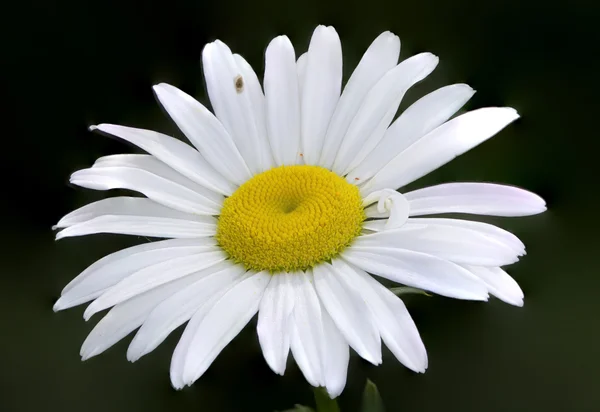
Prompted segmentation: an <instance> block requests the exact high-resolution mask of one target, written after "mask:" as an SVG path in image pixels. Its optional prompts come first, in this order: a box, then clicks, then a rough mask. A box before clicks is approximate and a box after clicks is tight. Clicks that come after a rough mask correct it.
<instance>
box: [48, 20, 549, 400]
mask: <svg viewBox="0 0 600 412" xmlns="http://www.w3.org/2000/svg"><path fill="white" fill-rule="evenodd" d="M399 52H400V40H399V38H398V37H397V36H395V35H394V34H392V33H389V32H385V33H382V34H381V35H380V36H379V37H377V38H376V39H375V40H374V41H373V43H372V44H371V45H370V47H369V48H368V49H367V51H366V52H365V54H364V56H363V57H362V59H361V60H360V62H359V64H358V66H357V67H356V69H355V70H354V72H353V74H352V76H351V77H350V79H349V80H348V82H347V84H346V85H345V87H344V89H343V91H342V48H341V43H340V39H339V37H338V34H337V33H336V31H335V30H334V29H333V28H332V27H324V26H319V27H317V29H316V30H315V31H314V33H313V35H312V38H311V41H310V46H309V49H308V52H307V53H304V54H302V55H301V56H299V57H298V58H296V54H295V51H294V48H293V46H292V44H291V42H290V40H289V39H288V38H287V37H285V36H279V37H277V38H275V39H273V40H272V41H271V43H270V44H269V46H268V47H267V50H266V55H265V73H264V79H263V85H262V87H261V84H260V82H259V79H258V77H257V75H256V73H255V72H254V70H253V69H252V67H251V66H250V65H249V64H248V63H247V62H246V61H245V60H244V58H243V57H241V56H240V55H237V54H233V53H232V52H231V50H230V49H229V48H228V47H227V46H226V45H225V44H223V43H222V42H221V41H215V42H213V43H210V44H208V45H206V47H205V48H204V50H203V53H202V64H203V67H204V75H205V78H206V85H207V89H208V95H209V98H210V102H211V105H212V107H213V110H214V114H213V113H211V112H210V111H209V110H208V109H207V108H206V107H204V106H203V105H202V104H201V103H199V102H198V101H196V100H195V99H194V98H192V97H191V96H189V95H188V94H186V93H184V92H183V91H181V90H179V89H177V88H176V87H174V86H171V85H168V84H159V85H156V86H154V92H155V93H156V96H157V98H158V100H159V101H160V103H161V104H162V106H163V107H164V108H165V110H166V111H167V112H168V114H169V115H170V116H171V118H172V119H173V120H174V122H175V123H176V124H177V126H178V127H179V128H180V129H181V130H182V132H183V133H184V134H185V136H186V137H187V138H188V139H189V140H190V142H191V143H192V144H193V146H194V147H192V146H189V145H187V144H185V143H183V142H181V141H180V140H177V139H175V138H172V137H169V136H166V135H164V134H161V133H158V132H154V131H150V130H143V129H135V128H131V127H125V126H117V125H112V124H100V125H98V126H93V127H92V129H93V130H97V131H100V132H103V133H107V134H110V135H113V136H117V137H119V138H121V139H123V140H126V141H128V142H130V143H132V144H134V145H136V146H138V147H140V148H141V149H143V150H144V151H146V152H147V153H148V154H121V155H114V156H106V157H102V158H100V159H98V160H97V161H96V163H94V165H93V166H92V167H90V168H89V169H84V170H79V171H77V172H75V173H73V175H72V176H71V179H70V181H71V183H73V184H75V185H78V186H82V187H85V188H89V189H95V190H110V189H128V190H132V191H136V192H139V193H141V194H143V195H145V197H112V198H107V199H104V200H100V201H97V202H94V203H91V204H89V205H86V206H84V207H82V208H80V209H78V210H75V211H74V212H72V213H69V214H68V215H66V216H65V217H64V218H62V219H61V220H60V222H58V224H57V226H56V227H57V228H59V229H62V230H61V231H60V232H58V234H57V236H56V237H57V239H62V238H66V237H71V236H82V235H88V234H93V233H118V234H128V235H137V236H149V237H156V238H166V239H167V240H161V241H155V242H150V243H145V244H141V245H138V246H134V247H130V248H127V249H124V250H121V251H118V252H116V253H113V254H111V255H108V256H106V257H104V258H103V259H100V260H99V261H97V262H96V263H94V264H93V265H91V266H90V267H89V268H87V269H86V270H85V271H83V273H81V274H80V275H79V276H78V277H76V278H75V279H74V280H73V281H72V282H71V283H69V284H68V285H67V286H66V287H65V288H64V290H63V292H62V295H61V297H60V299H59V300H58V301H57V302H56V304H55V306H54V309H55V310H62V309H66V308H70V307H73V306H76V305H80V304H82V303H86V302H89V301H92V302H91V304H90V305H89V306H88V307H87V309H86V310H85V314H84V317H85V319H86V320H87V319H89V318H90V317H91V316H92V315H93V314H95V313H97V312H100V311H103V310H104V309H108V308H112V309H110V311H109V312H108V313H107V314H106V315H105V316H104V318H102V320H101V321H100V322H98V324H97V325H96V326H95V328H94V329H93V330H92V332H91V333H90V334H89V336H88V338H87V339H86V340H85V342H84V344H83V347H82V348H81V356H82V358H83V359H88V358H90V357H92V356H95V355H98V354H100V353H102V352H103V351H105V350H106V349H108V348H109V347H110V346H112V345H113V344H115V343H116V342H117V341H119V340H121V339H122V338H124V337H125V336H126V335H128V334H129V333H131V332H132V331H134V330H135V329H137V328H139V330H138V331H137V333H136V334H135V337H134V338H133V340H132V341H131V344H130V345H129V349H128V351H127V358H128V359H129V360H130V361H135V360H137V359H139V358H140V357H141V356H144V355H146V354H147V353H149V352H151V351H152V350H154V348H156V347H157V346H158V345H159V344H160V343H161V342H162V341H163V340H164V339H165V338H166V337H167V336H168V335H169V334H170V333H171V332H172V331H173V330H174V329H176V328H177V327H179V326H180V325H182V324H184V323H185V322H188V323H187V326H186V328H185V331H184V332H183V335H182V336H181V339H180V340H179V343H178V345H177V347H176V349H175V351H174V353H173V357H172V360H171V368H170V375H171V382H172V384H173V386H174V387H175V388H177V389H179V388H183V387H184V386H186V385H191V384H192V383H193V382H195V381H196V380H197V379H198V378H200V377H201V376H202V374H203V373H204V372H205V371H206V370H207V368H208V367H209V366H210V365H211V363H212V362H213V361H214V359H215V358H216V357H217V356H218V355H219V353H220V352H221V350H223V348H224V347H225V346H226V345H227V344H228V343H229V342H230V341H231V340H232V339H233V338H234V337H235V336H236V335H237V334H238V333H239V332H240V331H241V330H242V328H244V326H245V325H246V324H247V323H248V322H249V321H250V319H251V318H252V317H253V316H254V315H255V314H257V313H258V323H257V334H258V339H259V342H260V346H261V349H262V352H263V354H264V358H265V360H266V362H267V363H268V365H269V366H270V368H271V369H272V370H273V371H274V372H276V373H278V374H283V373H284V371H285V368H286V362H287V358H288V354H289V352H290V351H291V354H292V355H293V358H294V360H295V361H296V363H297V364H298V366H299V368H300V370H301V371H302V373H303V374H304V376H305V377H306V380H307V381H308V382H309V383H310V384H311V385H313V386H321V387H325V388H326V389H327V392H328V393H329V395H330V396H331V397H335V396H337V395H339V394H340V393H341V392H342V390H343V388H344V386H345V383H346V374H347V368H348V361H349V352H350V348H352V349H353V350H354V351H356V353H358V354H359V355H360V356H361V357H362V358H364V359H365V360H367V361H368V362H370V363H372V364H374V365H378V364H380V363H381V341H383V343H384V344H385V345H386V346H387V347H388V348H389V349H390V351H391V352H392V353H393V354H394V355H395V356H396V358H398V360H399V361H400V362H401V363H402V364H404V365H405V366H406V367H408V368H410V369H411V370H413V371H416V372H424V371H425V369H426V368H427V353H426V351H425V347H424V345H423V342H422V340H421V338H420V336H419V333H418V331H417V328H416V327H415V324H414V322H413V321H412V319H411V317H410V315H409V313H408V311H407V309H406V307H405V305H404V303H403V302H402V300H401V299H400V298H398V297H397V296H396V295H395V294H394V293H392V292H391V291H390V290H389V289H387V288H386V287H384V286H383V285H382V284H381V283H380V282H379V281H378V280H377V279H376V278H375V277H373V275H375V276H380V277H383V278H386V279H389V280H392V281H394V282H397V283H400V284H403V285H407V286H412V287H416V288H420V289H423V290H426V291H429V292H432V293H435V294H438V295H442V296H447V297H451V298H457V299H467V300H479V301H485V300H487V299H488V295H489V294H491V295H494V296H496V297H497V298H499V299H502V300H503V301H505V302H507V303H509V304H512V305H517V306H521V305H522V304H523V293H522V292H521V289H520V288H519V286H518V285H517V284H516V282H515V281H514V280H513V279H512V278H511V277H510V276H509V275H508V274H507V273H506V272H505V271H504V270H503V269H501V266H504V265H508V264H511V263H514V262H516V261H517V260H518V259H519V257H520V256H522V255H524V254H525V247H524V245H523V243H522V242H521V241H520V240H519V239H518V238H517V237H516V236H514V235H513V234H511V233H509V232H507V231H505V230H503V229H500V228H498V227H496V226H492V225H489V224H485V223H481V222H474V221H469V220H463V219H450V218H444V217H423V216H428V215H440V214H445V213H464V214H479V215H494V216H525V215H532V214H536V213H540V212H542V211H544V210H545V203H544V201H543V200H542V199H541V198H540V197H538V196H537V195H535V194H532V193H530V192H527V191H525V190H522V189H518V188H515V187H510V186H503V185H497V184H487V183H448V184H441V185H437V186H432V187H426V188H423V189H419V190H415V191H411V192H405V193H401V192H400V191H398V189H399V188H402V187H403V186H405V185H407V184H409V183H411V182H413V181H415V180H416V179H418V178H420V177H422V176H424V175H426V174H427V173H429V172H431V171H432V170H434V169H436V168H438V167H440V166H442V165H443V164H445V163H447V162H449V161H450V160H452V159H454V158H455V157H456V156H459V155H461V154H462V153H464V152H466V151H467V150H469V149H471V148H473V147H475V146H477V145H478V144H480V143H482V142H483V141H485V140H486V139H488V138H490V137H491V136H493V135H494V134H496V133H497V132H499V131H500V130H501V129H503V128H504V127H505V126H506V125H508V124H509V123H511V122H512V121H514V120H515V119H517V118H518V117H519V115H518V114H517V112H516V111H515V110H514V109H511V108H497V107H490V108H482V109H478V110H474V111H471V112H468V113H465V114H462V115H460V116H457V117H455V118H453V119H451V120H449V119H450V118H451V117H452V116H453V115H454V114H455V113H456V112H457V111H458V110H459V109H460V108H461V107H462V106H463V105H464V104H465V103H466V102H467V101H468V100H469V98H470V97H471V96H472V95H473V93H474V90H473V89H471V88H470V87H469V86H467V85H466V84H454V85H450V86H446V87H442V88H441V89H438V90H436V91H434V92H432V93H430V94H428V95H426V96H425V97H423V98H421V99H420V100H418V101H417V102H415V103H414V104H413V105H411V106H410V107H409V108H408V109H406V110H405V111H404V112H403V113H402V114H401V115H400V116H399V117H398V118H397V119H396V120H395V121H394V122H392V120H393V119H394V117H395V115H396V112H397V110H398V106H399V104H400V101H401V100H402V97H403V96H404V94H405V93H406V91H407V90H408V89H409V88H410V87H411V86H412V85H414V84H415V83H417V82H419V81H420V80H422V79H424V78H425V77H426V76H427V75H428V74H429V73H431V72H432V71H433V70H434V68H435V67H436V65H437V63H438V58H437V57H436V56H434V55H433V54H431V53H421V54H418V55H416V56H413V57H410V58H408V59H406V60H404V61H402V62H401V63H398V57H399Z"/></svg>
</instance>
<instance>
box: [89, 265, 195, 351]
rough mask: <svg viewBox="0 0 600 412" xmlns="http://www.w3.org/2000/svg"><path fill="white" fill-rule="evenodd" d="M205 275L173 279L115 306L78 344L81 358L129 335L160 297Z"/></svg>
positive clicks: (172, 292) (146, 316)
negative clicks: (81, 342)
mask: <svg viewBox="0 0 600 412" xmlns="http://www.w3.org/2000/svg"><path fill="white" fill-rule="evenodd" d="M203 276H205V273H204V272H203V271H200V272H198V273H194V274H193V275H190V276H186V277H184V278H181V279H177V280H175V281H173V282H170V283H167V284H166V285H163V286H161V287H158V288H154V289H152V290H149V291H147V292H144V293H142V294H141V295H138V296H136V297H134V298H131V299H129V300H126V301H125V302H123V303H119V304H118V305H115V306H114V307H113V308H112V309H111V310H110V311H109V312H108V313H107V314H106V316H104V317H103V318H102V319H101V320H100V322H98V323H97V324H96V326H95V327H94V329H92V331H91V332H90V334H89V335H88V337H87V338H86V340H85V342H83V345H82V347H81V352H80V354H81V357H82V358H83V360H86V359H89V358H91V357H92V356H96V355H99V354H101V353H102V352H104V351H105V350H106V349H108V348H110V347H111V346H112V345H114V344H115V343H117V342H118V341H120V340H121V339H123V338H124V337H125V336H127V335H129V334H130V333H131V332H132V331H134V330H135V329H136V328H138V327H139V326H140V325H142V323H144V321H145V320H146V319H147V318H148V315H149V314H150V313H151V311H152V310H153V309H154V308H155V307H156V306H157V305H159V304H160V303H161V302H162V301H163V300H164V299H166V298H168V297H169V296H171V295H172V294H174V293H176V292H177V291H178V290H180V289H183V288H185V287H186V286H188V285H190V284H192V283H194V282H195V281H197V280H198V279H200V278H202V277H203Z"/></svg>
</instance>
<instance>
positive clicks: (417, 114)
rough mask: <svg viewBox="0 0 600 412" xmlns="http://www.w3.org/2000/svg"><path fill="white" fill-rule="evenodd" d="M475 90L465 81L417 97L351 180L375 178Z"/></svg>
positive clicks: (456, 108) (445, 119)
mask: <svg viewBox="0 0 600 412" xmlns="http://www.w3.org/2000/svg"><path fill="white" fill-rule="evenodd" d="M474 93H475V90H473V89H471V88H470V87H469V86H468V85H466V84H453V85H451V86H446V87H442V88H440V89H437V90H435V91H433V92H431V93H429V94H427V95H425V96H424V97H422V98H420V99H419V100H417V101H416V102H415V103H413V104H412V105H411V106H410V107H409V108H408V109H406V110H405V111H404V112H403V113H402V114H401V115H400V117H398V119H396V121H395V122H394V123H392V125H391V126H390V128H389V129H388V130H387V131H386V132H385V135H384V136H383V138H382V139H381V142H379V144H378V145H377V146H376V147H375V149H373V151H372V152H371V153H369V154H368V155H367V157H365V159H364V160H363V161H362V162H361V163H360V164H359V165H358V166H356V168H354V169H353V170H352V171H350V173H348V176H347V179H348V181H349V182H357V181H359V182H364V181H366V180H368V179H369V178H371V177H373V175H375V173H377V172H378V171H379V170H381V168H382V167H383V166H385V165H386V164H387V163H389V162H390V161H391V160H392V159H393V158H394V157H395V156H396V155H398V154H399V153H401V152H402V151H404V150H405V149H406V148H407V147H409V146H410V145H411V144H413V143H414V142H415V141H417V140H418V139H419V138H420V137H422V136H424V135H425V134H427V133H429V132H430V131H432V130H433V129H435V128H436V127H438V126H440V125H441V124H442V123H444V122H445V121H447V120H448V119H449V118H450V117H451V116H452V115H453V114H454V113H456V112H457V111H458V109H460V108H461V107H462V106H463V105H464V104H465V103H466V102H467V101H468V100H469V99H470V98H471V96H473V94H474Z"/></svg>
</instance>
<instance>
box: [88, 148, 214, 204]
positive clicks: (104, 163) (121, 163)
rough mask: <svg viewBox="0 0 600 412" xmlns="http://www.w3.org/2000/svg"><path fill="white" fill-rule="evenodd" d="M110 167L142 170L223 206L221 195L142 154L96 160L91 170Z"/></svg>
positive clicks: (111, 156)
mask: <svg viewBox="0 0 600 412" xmlns="http://www.w3.org/2000/svg"><path fill="white" fill-rule="evenodd" d="M106 167H108V168H110V167H131V168H134V169H140V170H144V171H146V172H150V173H152V174H155V175H156V176H160V177H162V178H163V179H166V180H170V181H172V182H174V183H176V184H178V185H180V186H183V187H186V188H188V189H190V190H193V191H194V192H196V193H198V194H199V195H201V196H202V197H204V198H205V199H206V202H208V203H211V204H214V205H215V206H218V207H220V206H221V205H222V204H223V195H220V194H218V193H216V192H214V191H213V190H211V189H207V188H206V187H204V186H201V185H199V184H197V183H195V182H194V181H192V180H190V179H188V178H187V177H185V176H183V175H182V174H180V173H178V172H177V171H175V170H174V169H172V168H170V167H169V166H167V165H166V164H165V163H163V162H161V161H160V160H158V159H157V158H156V157H154V156H150V155H143V154H118V155H110V156H103V157H100V158H98V159H97V160H96V161H95V162H94V164H93V165H92V169H98V168H106Z"/></svg>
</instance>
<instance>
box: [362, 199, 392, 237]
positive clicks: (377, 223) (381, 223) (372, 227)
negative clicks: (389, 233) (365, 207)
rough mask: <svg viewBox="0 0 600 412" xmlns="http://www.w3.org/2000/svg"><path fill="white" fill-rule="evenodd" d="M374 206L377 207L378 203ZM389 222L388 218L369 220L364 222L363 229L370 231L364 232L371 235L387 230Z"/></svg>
mask: <svg viewBox="0 0 600 412" xmlns="http://www.w3.org/2000/svg"><path fill="white" fill-rule="evenodd" d="M372 207H375V208H376V205H373V206H372ZM387 224H388V221H387V219H377V220H367V221H365V222H364V223H363V229H366V230H368V231H370V232H369V233H364V235H370V234H372V233H373V232H381V231H384V230H386V225H387Z"/></svg>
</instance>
